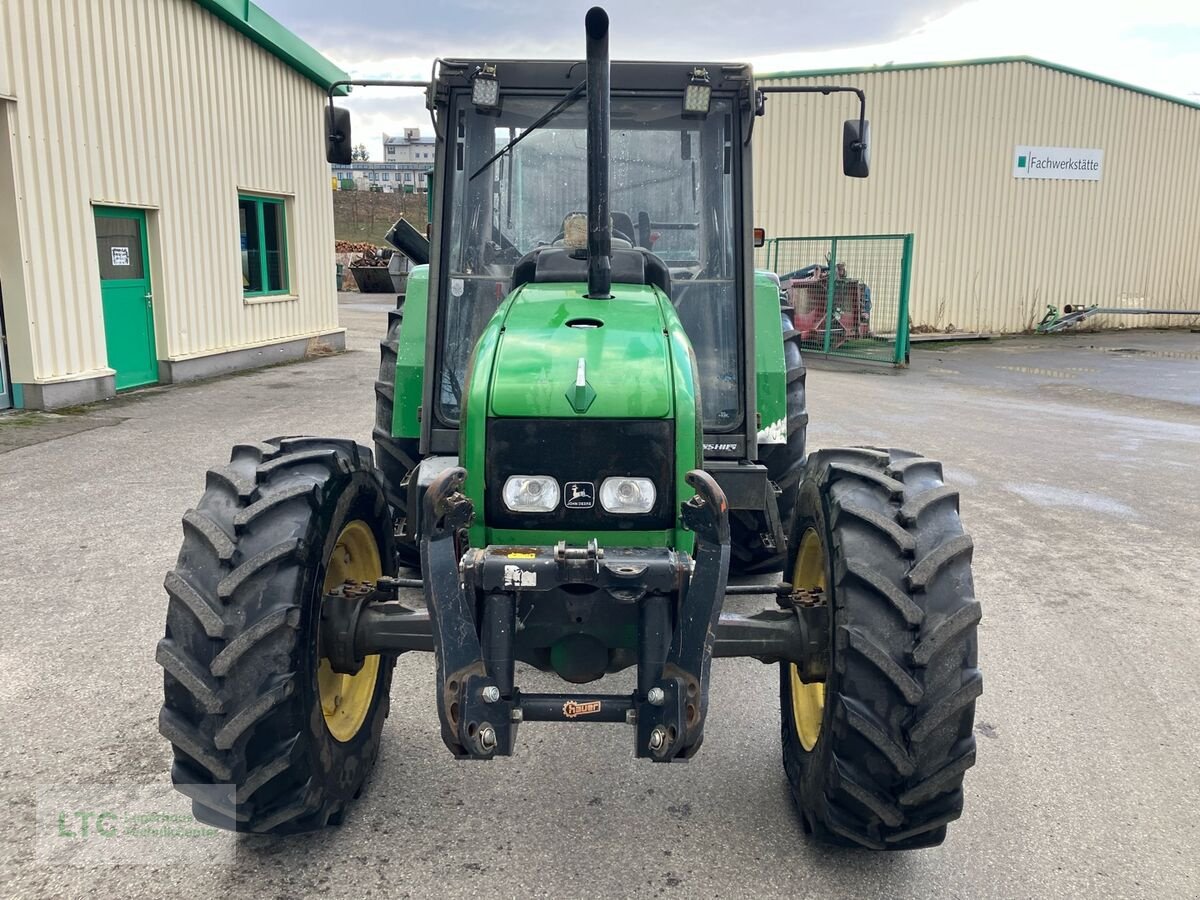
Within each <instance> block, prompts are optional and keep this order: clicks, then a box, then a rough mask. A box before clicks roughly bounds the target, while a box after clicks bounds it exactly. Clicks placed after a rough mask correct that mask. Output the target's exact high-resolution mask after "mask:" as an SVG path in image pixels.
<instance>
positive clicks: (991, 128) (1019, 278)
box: [755, 58, 1200, 332]
mask: <svg viewBox="0 0 1200 900" xmlns="http://www.w3.org/2000/svg"><path fill="white" fill-rule="evenodd" d="M760 81H762V82H763V83H764V84H773V85H774V84H796V85H810V84H820V83H835V84H843V85H848V86H851V87H857V88H862V89H865V91H866V94H867V115H868V118H869V119H870V120H871V127H872V149H871V155H872V158H871V166H872V170H871V177H870V178H868V179H866V180H856V179H851V178H843V177H841V175H840V171H841V169H840V166H841V163H840V152H841V148H840V144H839V139H840V135H841V121H842V120H843V119H846V118H851V117H852V116H854V115H856V114H857V112H858V109H857V103H856V102H852V100H851V98H850V97H848V96H847V95H833V96H832V97H830V98H824V97H821V96H820V95H816V96H812V95H773V96H771V97H770V98H769V101H768V104H767V115H766V116H765V117H764V118H762V119H759V120H758V124H757V125H756V129H758V130H756V133H755V144H756V146H757V150H756V154H755V205H756V219H757V221H756V224H758V225H761V226H764V227H765V228H766V229H767V233H768V234H769V235H772V236H780V235H792V236H804V235H834V234H868V233H879V234H883V233H912V234H914V253H913V263H912V282H911V294H910V301H911V319H912V321H913V323H914V324H916V325H930V326H933V327H936V328H937V329H939V330H941V329H944V328H946V327H948V326H951V325H953V326H954V328H955V329H956V330H963V331H993V332H1014V331H1020V330H1024V329H1026V328H1028V327H1030V326H1031V325H1032V324H1035V323H1036V322H1037V321H1038V320H1039V319H1041V317H1042V315H1043V313H1044V312H1045V310H1046V306H1047V305H1049V304H1053V305H1055V306H1058V307H1060V308H1061V307H1062V306H1064V305H1065V304H1082V305H1085V306H1086V305H1092V304H1098V305H1100V306H1106V307H1107V306H1119V307H1121V308H1132V307H1153V308H1166V309H1177V308H1181V309H1187V308H1191V309H1195V308H1197V307H1200V165H1197V162H1196V160H1197V156H1196V149H1195V148H1196V147H1197V146H1200V107H1198V106H1197V105H1195V104H1191V103H1188V102H1186V101H1183V100H1179V99H1176V98H1173V97H1168V96H1164V95H1159V94H1155V93H1153V92H1151V91H1146V90H1142V89H1139V88H1136V87H1132V86H1130V85H1126V84H1120V83H1117V82H1113V81H1108V80H1105V79H1103V78H1099V77H1096V76H1094V75H1089V74H1087V73H1084V72H1078V71H1075V70H1072V69H1067V68H1064V67H1062V66H1057V65H1053V64H1051V63H1047V62H1041V61H1039V60H1035V59H1027V58H1005V59H985V60H977V61H972V62H962V63H945V64H931V65H905V66H886V67H879V68H871V69H854V70H837V71H819V72H818V71H812V72H795V73H785V74H781V75H770V76H766V77H760ZM812 262H818V260H812ZM1098 321H1101V322H1103V323H1104V324H1108V325H1131V326H1139V325H1162V324H1171V323H1172V320H1171V319H1170V318H1168V317H1165V316H1152V317H1145V316H1138V317H1134V316H1121V317H1108V318H1106V319H1103V320H1098ZM1173 323H1174V324H1179V320H1178V319H1175V320H1173Z"/></svg>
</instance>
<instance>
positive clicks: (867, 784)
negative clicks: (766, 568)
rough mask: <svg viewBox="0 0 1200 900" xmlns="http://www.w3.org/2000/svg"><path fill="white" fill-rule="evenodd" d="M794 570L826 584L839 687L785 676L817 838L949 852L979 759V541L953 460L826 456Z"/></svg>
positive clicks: (795, 768)
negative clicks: (952, 475)
mask: <svg viewBox="0 0 1200 900" xmlns="http://www.w3.org/2000/svg"><path fill="white" fill-rule="evenodd" d="M796 512H797V514H796V519H795V523H794V539H793V540H792V541H791V542H790V547H789V560H788V568H787V570H786V571H787V573H788V574H789V575H790V576H791V579H792V583H793V585H794V586H796V587H797V588H803V589H806V590H820V591H821V592H822V593H823V594H824V597H825V603H826V608H827V609H828V610H829V613H830V616H831V619H830V630H831V633H832V645H831V648H830V653H831V665H830V671H829V673H828V677H827V680H826V681H825V682H824V683H823V684H804V683H803V682H802V681H801V680H800V678H799V675H798V672H797V670H796V667H795V666H793V665H791V664H784V665H782V666H780V704H781V708H782V737H783V763H784V768H785V770H786V772H787V777H788V782H789V784H790V787H791V792H792V796H793V798H794V799H795V802H796V805H797V807H798V809H799V811H800V815H801V817H802V819H803V822H804V826H805V829H806V830H807V831H809V832H810V833H811V834H813V835H814V836H815V837H816V838H818V839H820V840H823V841H826V842H829V843H834V844H841V845H849V846H860V847H867V848H870V849H874V850H906V849H914V848H919V847H931V846H935V845H937V844H940V843H941V842H942V841H943V840H944V838H945V835H946V825H947V823H948V822H951V821H953V820H954V819H957V818H958V817H959V815H961V813H962V808H963V791H962V782H963V773H964V772H965V771H966V770H967V769H968V768H969V767H970V766H971V765H973V764H974V762H975V738H974V736H973V733H972V729H973V724H974V716H975V699H976V698H977V697H978V696H979V695H980V693H981V692H982V686H983V677H982V675H981V674H980V672H979V669H978V667H977V644H976V626H977V625H978V622H979V620H980V607H979V603H978V602H976V600H975V596H974V588H973V582H972V577H971V552H972V544H971V539H970V537H968V536H967V535H966V533H965V532H964V531H963V528H962V524H961V522H960V521H959V514H958V494H957V492H955V491H952V490H950V489H949V488H947V487H946V486H945V485H944V484H943V482H942V467H941V464H940V463H937V462H934V461H933V460H929V459H924V458H922V457H920V456H917V455H915V454H912V453H908V452H906V451H900V450H890V451H883V450H867V449H853V450H825V451H820V452H819V453H815V454H813V455H812V456H811V457H809V464H808V467H807V471H806V473H805V477H804V480H803V481H802V482H801V484H800V489H799V496H798V501H797V510H796Z"/></svg>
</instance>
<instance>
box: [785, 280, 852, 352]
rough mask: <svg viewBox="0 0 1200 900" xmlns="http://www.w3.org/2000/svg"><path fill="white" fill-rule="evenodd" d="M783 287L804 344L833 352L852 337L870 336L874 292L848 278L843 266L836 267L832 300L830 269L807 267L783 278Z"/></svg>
mask: <svg viewBox="0 0 1200 900" xmlns="http://www.w3.org/2000/svg"><path fill="white" fill-rule="evenodd" d="M780 286H781V289H782V290H783V291H784V292H785V296H786V299H787V304H788V305H789V306H791V307H792V309H793V310H794V311H793V313H792V321H793V323H794V324H795V327H796V330H797V331H799V332H800V340H801V341H803V342H804V343H806V344H809V345H810V346H812V345H816V346H820V347H822V348H824V349H827V350H834V349H837V348H838V347H840V346H842V345H843V344H844V343H846V341H848V340H851V339H853V338H867V337H870V336H871V289H870V288H869V287H867V285H866V284H864V283H863V282H861V281H859V280H858V279H856V278H847V277H846V266H845V264H844V263H838V264H837V269H836V275H835V277H834V281H833V293H832V297H831V295H830V290H829V267H828V266H819V265H812V266H806V267H805V268H803V269H799V270H798V271H796V272H792V273H791V274H790V275H788V276H786V277H785V278H784V279H782V280H781V285H780ZM826 330H828V331H829V346H828V347H827V348H826V347H825V346H824V345H825V332H826Z"/></svg>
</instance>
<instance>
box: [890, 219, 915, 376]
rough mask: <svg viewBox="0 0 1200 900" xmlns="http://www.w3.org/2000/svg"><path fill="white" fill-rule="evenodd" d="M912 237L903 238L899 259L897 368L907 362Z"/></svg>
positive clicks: (895, 360)
mask: <svg viewBox="0 0 1200 900" xmlns="http://www.w3.org/2000/svg"><path fill="white" fill-rule="evenodd" d="M912 251H913V236H912V233H911V232H910V233H909V234H906V235H905V236H904V250H903V254H902V256H901V258H900V311H899V312H898V313H897V316H898V319H897V321H896V352H895V358H894V359H893V360H892V361H893V363H895V364H896V365H898V366H901V365H904V364H905V363H906V362H907V361H908V318H909V317H908V289H909V280H910V279H911V278H912Z"/></svg>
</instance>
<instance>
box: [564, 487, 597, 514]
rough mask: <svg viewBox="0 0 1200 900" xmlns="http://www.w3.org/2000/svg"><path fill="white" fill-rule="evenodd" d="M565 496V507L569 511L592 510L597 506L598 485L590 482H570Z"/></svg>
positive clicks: (565, 490) (565, 488)
mask: <svg viewBox="0 0 1200 900" xmlns="http://www.w3.org/2000/svg"><path fill="white" fill-rule="evenodd" d="M564 496H565V497H566V499H565V500H564V501H563V506H565V507H566V508H567V509H591V508H592V507H593V506H595V505H596V485H594V484H593V483H592V482H590V481H568V482H567V483H566V485H564Z"/></svg>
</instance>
